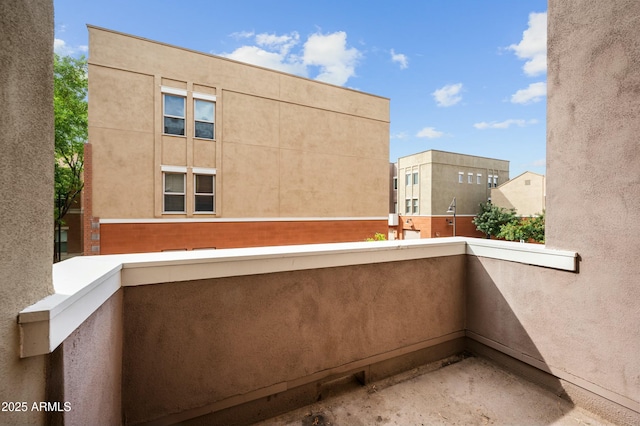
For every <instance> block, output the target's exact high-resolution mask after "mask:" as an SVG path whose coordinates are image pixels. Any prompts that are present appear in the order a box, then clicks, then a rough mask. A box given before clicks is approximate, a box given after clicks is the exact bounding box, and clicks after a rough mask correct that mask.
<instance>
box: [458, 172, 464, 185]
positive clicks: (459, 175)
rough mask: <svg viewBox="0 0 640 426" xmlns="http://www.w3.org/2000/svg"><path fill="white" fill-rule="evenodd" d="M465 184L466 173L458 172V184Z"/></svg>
mask: <svg viewBox="0 0 640 426" xmlns="http://www.w3.org/2000/svg"><path fill="white" fill-rule="evenodd" d="M463 182H464V173H463V172H458V183H463Z"/></svg>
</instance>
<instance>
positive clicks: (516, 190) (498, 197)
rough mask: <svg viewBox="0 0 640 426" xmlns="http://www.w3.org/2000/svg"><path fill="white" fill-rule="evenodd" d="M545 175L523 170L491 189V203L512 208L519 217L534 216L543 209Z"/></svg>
mask: <svg viewBox="0 0 640 426" xmlns="http://www.w3.org/2000/svg"><path fill="white" fill-rule="evenodd" d="M545 194H546V188H545V177H544V175H539V174H537V173H533V172H524V173H523V174H521V175H520V176H518V177H515V178H513V179H511V180H510V181H508V182H505V183H503V184H501V185H499V186H498V187H497V188H492V189H491V203H493V204H494V205H496V206H498V207H504V208H506V209H514V210H515V211H516V214H517V215H518V216H521V217H529V216H535V215H537V214H540V213H542V211H543V210H544V209H545Z"/></svg>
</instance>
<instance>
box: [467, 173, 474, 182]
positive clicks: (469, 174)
mask: <svg viewBox="0 0 640 426" xmlns="http://www.w3.org/2000/svg"><path fill="white" fill-rule="evenodd" d="M467 183H473V173H468V174H467Z"/></svg>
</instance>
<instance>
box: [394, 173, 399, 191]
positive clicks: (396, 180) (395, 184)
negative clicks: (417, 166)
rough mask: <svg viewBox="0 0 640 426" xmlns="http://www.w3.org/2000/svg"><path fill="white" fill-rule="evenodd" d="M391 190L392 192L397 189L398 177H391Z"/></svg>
mask: <svg viewBox="0 0 640 426" xmlns="http://www.w3.org/2000/svg"><path fill="white" fill-rule="evenodd" d="M393 189H394V190H397V189H398V176H394V177H393Z"/></svg>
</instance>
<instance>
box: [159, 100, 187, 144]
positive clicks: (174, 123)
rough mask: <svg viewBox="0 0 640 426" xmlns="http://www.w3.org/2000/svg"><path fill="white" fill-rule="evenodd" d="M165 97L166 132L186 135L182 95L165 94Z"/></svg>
mask: <svg viewBox="0 0 640 426" xmlns="http://www.w3.org/2000/svg"><path fill="white" fill-rule="evenodd" d="M163 99H164V133H165V134H167V135H179V136H184V117H185V115H184V106H185V98H184V97H182V96H174V95H168V94H166V93H164V94H163Z"/></svg>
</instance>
